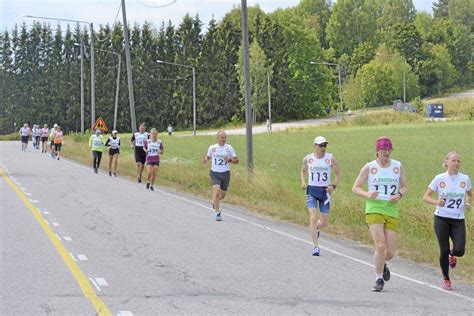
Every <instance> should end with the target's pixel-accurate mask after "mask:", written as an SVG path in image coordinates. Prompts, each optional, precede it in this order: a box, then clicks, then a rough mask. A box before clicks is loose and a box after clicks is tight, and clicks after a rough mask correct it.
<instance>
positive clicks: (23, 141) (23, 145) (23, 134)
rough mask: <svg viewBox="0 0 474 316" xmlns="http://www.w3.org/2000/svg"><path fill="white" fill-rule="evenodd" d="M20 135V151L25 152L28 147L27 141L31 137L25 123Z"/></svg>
mask: <svg viewBox="0 0 474 316" xmlns="http://www.w3.org/2000/svg"><path fill="white" fill-rule="evenodd" d="M20 135H21V151H26V148H27V147H28V139H29V138H30V135H31V129H30V128H29V127H28V124H27V123H25V124H24V125H23V127H22V128H20Z"/></svg>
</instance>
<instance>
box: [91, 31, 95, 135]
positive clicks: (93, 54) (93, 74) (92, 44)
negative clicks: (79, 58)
mask: <svg viewBox="0 0 474 316" xmlns="http://www.w3.org/2000/svg"><path fill="white" fill-rule="evenodd" d="M90 27H91V128H92V127H93V126H94V123H95V53H94V25H93V24H92V23H91V24H90Z"/></svg>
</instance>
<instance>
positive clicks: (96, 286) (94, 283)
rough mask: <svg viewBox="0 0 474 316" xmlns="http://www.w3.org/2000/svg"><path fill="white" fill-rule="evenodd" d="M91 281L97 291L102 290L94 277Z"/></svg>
mask: <svg viewBox="0 0 474 316" xmlns="http://www.w3.org/2000/svg"><path fill="white" fill-rule="evenodd" d="M89 281H91V283H92V285H93V286H94V287H95V288H96V289H97V291H102V290H101V288H100V286H99V285H98V284H97V282H95V280H94V279H93V278H89Z"/></svg>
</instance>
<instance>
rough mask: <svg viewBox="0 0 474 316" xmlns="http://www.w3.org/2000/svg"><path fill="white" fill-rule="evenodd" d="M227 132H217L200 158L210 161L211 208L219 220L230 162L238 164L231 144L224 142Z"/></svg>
mask: <svg viewBox="0 0 474 316" xmlns="http://www.w3.org/2000/svg"><path fill="white" fill-rule="evenodd" d="M226 141H227V134H226V132H224V131H222V130H221V131H219V132H217V144H214V145H211V146H209V148H208V150H207V154H206V156H204V158H203V159H202V162H203V163H204V164H207V163H208V162H209V160H210V161H211V164H212V165H211V171H210V172H209V176H210V177H211V182H212V208H213V209H214V211H215V213H216V221H221V220H222V217H221V209H220V201H222V200H223V199H224V198H225V195H226V193H227V189H228V186H229V183H230V164H231V163H233V164H238V163H239V158H238V157H237V155H236V153H235V151H234V149H233V148H232V146H231V145H229V144H226Z"/></svg>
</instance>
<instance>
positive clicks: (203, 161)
mask: <svg viewBox="0 0 474 316" xmlns="http://www.w3.org/2000/svg"><path fill="white" fill-rule="evenodd" d="M209 159H211V157H209V156H208V155H205V156H204V157H203V158H202V163H203V164H207V163H208V161H209Z"/></svg>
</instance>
